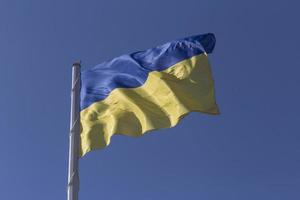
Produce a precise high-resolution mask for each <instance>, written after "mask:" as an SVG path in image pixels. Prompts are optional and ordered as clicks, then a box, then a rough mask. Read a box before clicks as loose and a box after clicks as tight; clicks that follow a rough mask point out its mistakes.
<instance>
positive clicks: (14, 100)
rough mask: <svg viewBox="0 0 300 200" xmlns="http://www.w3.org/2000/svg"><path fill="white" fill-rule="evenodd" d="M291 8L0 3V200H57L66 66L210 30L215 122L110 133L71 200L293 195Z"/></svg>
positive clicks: (298, 192)
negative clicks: (216, 110)
mask: <svg viewBox="0 0 300 200" xmlns="http://www.w3.org/2000/svg"><path fill="white" fill-rule="evenodd" d="M299 7H300V3H299V2H298V1H296V0H295V1H282V0H280V1H277V0H269V1H262V0H251V1H250V0H247V1H241V0H228V1H216V0H215V1H213V0H184V1H183V0H182V1H179V0H177V1H174V0H164V1H163V0H149V1H147V0H124V1H116V0H110V1H96V0H90V1H79V0H72V1H71V0H65V1H62V0H51V1H40V0H26V1H24V0H0V69H1V70H0V91H1V93H0V94H1V95H0V106H1V108H0V136H1V137H0V158H1V159H0V199H1V200H20V199H22V200H54V199H55V200H60V199H62V200H64V199H66V188H67V164H68V159H67V158H68V132H69V113H70V87H71V65H72V63H73V62H74V61H76V60H78V59H81V60H82V64H83V68H89V67H92V66H94V65H96V64H98V63H101V62H102V61H105V60H107V59H111V58H113V57H116V56H119V55H121V54H125V53H130V52H134V51H138V50H144V49H147V48H150V47H154V46H156V45H159V44H162V43H165V42H167V41H170V40H174V39H177V38H182V37H185V36H189V35H194V34H200V33H207V32H213V33H215V35H216V38H217V44H216V48H215V51H214V52H213V54H211V55H210V61H211V64H212V67H213V74H214V78H215V83H216V95H217V101H218V104H219V106H220V109H221V113H222V114H221V115H220V116H209V115H205V114H199V113H193V114H190V115H189V116H188V117H186V118H185V119H184V120H183V121H182V122H181V123H180V124H179V125H178V126H176V127H175V128H172V129H164V130H160V131H154V132H152V133H150V134H148V135H145V136H143V137H140V138H130V137H125V136H115V137H113V138H112V142H111V145H110V146H109V147H108V148H106V149H105V150H101V151H94V152H91V153H89V154H87V155H86V156H85V157H84V158H82V159H81V160H80V181H81V185H80V200H83V199H88V200H94V199H95V200H96V199H105V200H132V199H138V200H168V199H172V200H182V199H201V200H253V199H255V200H266V199H272V200H298V199H300V145H299V143H300V128H299V126H300V116H299V113H300V107H299V102H300V93H299V86H300V78H299V77H300V48H299V45H300V39H299V35H300V26H299V19H300V14H299Z"/></svg>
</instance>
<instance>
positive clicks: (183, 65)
mask: <svg viewBox="0 0 300 200" xmlns="http://www.w3.org/2000/svg"><path fill="white" fill-rule="evenodd" d="M214 46H215V37H214V35H213V34H211V33H209V34H204V35H196V36H192V37H187V38H184V39H180V40H176V41H173V42H169V43H166V44H163V45H161V46H158V47H155V48H152V49H148V50H145V51H139V52H135V53H132V54H128V55H123V56H120V57H117V58H114V59H112V60H110V61H107V62H104V63H102V64H99V65H97V66H95V67H94V68H92V69H88V70H84V71H82V72H81V93H80V98H81V105H80V106H81V112H80V118H81V119H80V120H81V133H80V137H81V156H83V155H84V154H86V153H87V152H89V151H91V150H94V149H98V148H103V147H105V146H107V145H108V144H109V143H110V138H111V136H113V135H114V134H123V135H128V136H140V135H143V134H144V133H146V132H147V131H150V130H154V129H160V128H168V127H173V126H175V125H176V124H177V123H178V122H179V121H180V119H181V118H183V117H184V116H185V115H187V114H188V113H189V112H191V111H197V112H203V113H208V114H218V113H219V110H218V106H217V105H216V101H215V92H214V81H213V78H212V73H211V69H210V65H209V61H208V57H207V54H208V53H211V52H212V50H213V48H214Z"/></svg>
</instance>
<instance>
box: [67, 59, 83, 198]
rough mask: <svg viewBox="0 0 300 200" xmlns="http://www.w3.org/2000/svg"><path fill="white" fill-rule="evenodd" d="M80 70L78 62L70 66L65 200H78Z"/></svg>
mask: <svg viewBox="0 0 300 200" xmlns="http://www.w3.org/2000/svg"><path fill="white" fill-rule="evenodd" d="M80 68H81V62H80V61H78V62H75V63H74V64H73V66H72V89H71V119H70V134H69V137H70V141H69V166H68V191H67V200H78V192H79V173H78V159H79V144H80V135H79V134H80V123H79V121H80V114H79V112H80V110H79V109H80V108H79V107H80Z"/></svg>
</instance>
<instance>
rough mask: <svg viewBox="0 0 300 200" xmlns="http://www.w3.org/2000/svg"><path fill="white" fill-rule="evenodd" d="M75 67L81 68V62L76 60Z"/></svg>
mask: <svg viewBox="0 0 300 200" xmlns="http://www.w3.org/2000/svg"><path fill="white" fill-rule="evenodd" d="M73 66H78V67H80V66H81V60H76V61H75V62H74V63H73Z"/></svg>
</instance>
